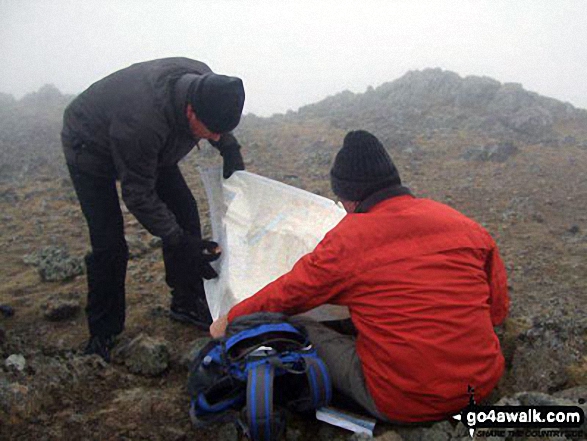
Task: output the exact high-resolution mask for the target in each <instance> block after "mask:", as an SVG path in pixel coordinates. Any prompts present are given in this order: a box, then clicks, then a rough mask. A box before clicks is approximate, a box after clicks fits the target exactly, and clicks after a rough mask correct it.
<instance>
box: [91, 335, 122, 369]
mask: <svg viewBox="0 0 587 441" xmlns="http://www.w3.org/2000/svg"><path fill="white" fill-rule="evenodd" d="M115 344H116V342H115V341H114V336H111V335H108V336H102V335H93V336H91V337H90V339H89V340H88V344H87V345H86V348H85V349H84V355H93V354H96V355H99V356H100V357H102V359H103V360H104V361H105V362H107V363H110V350H111V349H112V348H113V347H114V345H115Z"/></svg>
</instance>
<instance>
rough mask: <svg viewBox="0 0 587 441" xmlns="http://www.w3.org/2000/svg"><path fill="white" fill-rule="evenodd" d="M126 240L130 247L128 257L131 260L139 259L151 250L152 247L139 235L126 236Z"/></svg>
mask: <svg viewBox="0 0 587 441" xmlns="http://www.w3.org/2000/svg"><path fill="white" fill-rule="evenodd" d="M125 239H126V243H127V245H128V256H129V258H130V259H138V258H139V257H142V256H144V255H145V254H147V253H148V252H149V251H150V250H151V247H150V246H149V245H148V244H146V243H145V242H143V240H142V239H141V238H140V237H139V236H137V235H126V236H125Z"/></svg>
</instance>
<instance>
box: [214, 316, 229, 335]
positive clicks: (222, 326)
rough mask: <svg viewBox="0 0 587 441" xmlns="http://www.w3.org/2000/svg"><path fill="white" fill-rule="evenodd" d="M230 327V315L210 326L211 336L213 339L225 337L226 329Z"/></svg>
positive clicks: (218, 319) (219, 318)
mask: <svg viewBox="0 0 587 441" xmlns="http://www.w3.org/2000/svg"><path fill="white" fill-rule="evenodd" d="M227 326H228V315H223V316H221V317H218V318H217V319H216V320H214V323H212V324H211V325H210V335H211V336H212V338H220V337H224V334H226V327H227Z"/></svg>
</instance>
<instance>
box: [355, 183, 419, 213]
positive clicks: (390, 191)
mask: <svg viewBox="0 0 587 441" xmlns="http://www.w3.org/2000/svg"><path fill="white" fill-rule="evenodd" d="M406 195H409V196H412V197H414V196H413V195H412V192H411V191H410V189H409V188H408V187H404V186H403V185H393V186H391V187H386V188H384V189H382V190H379V191H376V192H375V193H373V194H371V195H369V196H367V197H366V198H365V199H363V200H362V201H361V202H360V203H359V205H357V208H355V211H354V212H355V213H367V212H368V211H369V210H371V208H373V207H374V206H375V205H377V204H378V203H380V202H383V201H385V200H387V199H391V198H394V197H397V196H406Z"/></svg>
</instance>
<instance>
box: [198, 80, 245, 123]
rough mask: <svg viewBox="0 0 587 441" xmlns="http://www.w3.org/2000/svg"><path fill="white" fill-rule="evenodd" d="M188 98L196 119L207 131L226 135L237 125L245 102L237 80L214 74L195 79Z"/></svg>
mask: <svg viewBox="0 0 587 441" xmlns="http://www.w3.org/2000/svg"><path fill="white" fill-rule="evenodd" d="M189 97H190V98H189V101H190V103H191V105H192V107H193V109H194V112H195V113H196V117H197V118H198V119H199V120H200V121H202V123H204V125H205V126H206V128H207V129H208V130H210V131H211V132H213V133H226V132H230V131H231V130H233V129H234V128H235V127H236V126H238V123H239V121H240V119H241V114H242V112H243V105H244V103H245V89H244V87H243V82H242V80H241V79H240V78H236V77H227V76H225V75H217V74H215V73H207V74H204V75H201V76H198V77H197V78H196V79H195V80H194V82H193V84H192V87H191V88H190V94H189Z"/></svg>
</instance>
